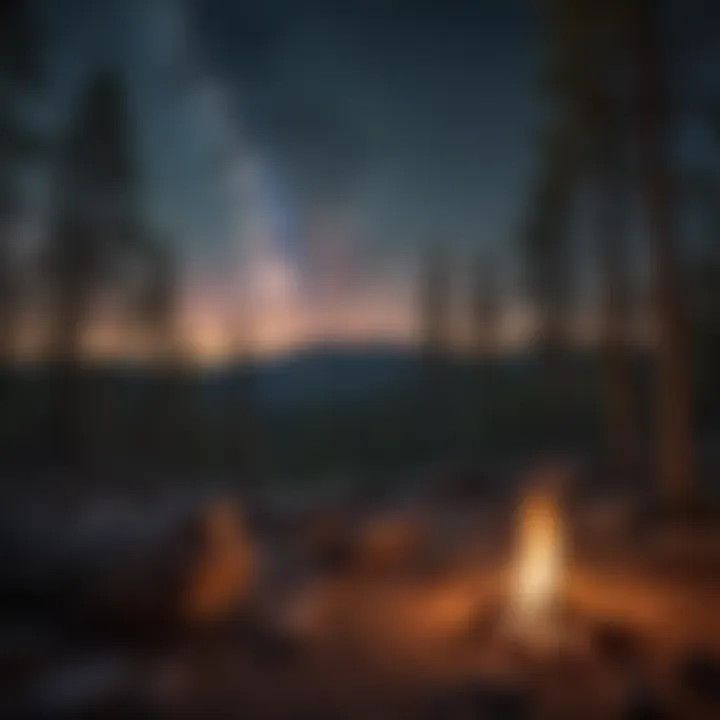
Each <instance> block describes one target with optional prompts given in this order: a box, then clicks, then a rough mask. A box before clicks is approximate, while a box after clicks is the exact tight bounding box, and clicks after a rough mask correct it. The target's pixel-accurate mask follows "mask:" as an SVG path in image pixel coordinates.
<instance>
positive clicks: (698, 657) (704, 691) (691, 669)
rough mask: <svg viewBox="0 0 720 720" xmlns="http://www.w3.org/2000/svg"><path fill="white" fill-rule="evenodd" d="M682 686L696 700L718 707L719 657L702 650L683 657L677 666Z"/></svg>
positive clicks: (719, 698) (719, 688) (719, 689)
mask: <svg viewBox="0 0 720 720" xmlns="http://www.w3.org/2000/svg"><path fill="white" fill-rule="evenodd" d="M678 675H679V681H680V684H681V686H682V688H683V689H684V690H685V691H687V692H689V693H691V694H692V695H693V696H694V697H695V698H696V699H697V700H700V701H701V702H703V703H705V704H708V705H710V706H711V707H716V708H720V658H719V657H717V656H713V655H709V654H706V653H703V652H692V653H689V654H688V655H687V656H686V657H684V658H683V659H682V660H681V661H680V664H679V668H678Z"/></svg>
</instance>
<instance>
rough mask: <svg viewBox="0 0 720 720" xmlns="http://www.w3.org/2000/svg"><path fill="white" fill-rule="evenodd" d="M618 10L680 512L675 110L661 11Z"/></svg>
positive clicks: (682, 316) (685, 402)
mask: <svg viewBox="0 0 720 720" xmlns="http://www.w3.org/2000/svg"><path fill="white" fill-rule="evenodd" d="M622 9H623V11H624V14H623V17H624V19H625V27H626V28H627V31H628V32H627V36H628V40H629V47H630V52H631V58H632V62H633V67H634V71H635V72H634V73H633V76H634V78H635V87H634V92H633V97H634V101H635V102H634V109H635V113H636V122H637V126H636V133H635V134H636V141H637V147H638V161H639V165H640V172H641V183H642V189H643V195H644V204H645V209H646V217H647V222H648V227H649V231H650V243H651V250H652V255H653V283H654V297H655V311H656V313H655V314H656V317H657V321H658V331H659V342H658V386H657V387H658V418H659V450H660V468H661V475H662V483H663V488H664V491H665V494H666V497H667V498H668V499H669V500H670V501H671V503H672V505H673V506H675V507H678V506H683V505H686V504H688V503H689V502H691V501H692V499H693V496H694V457H693V456H694V449H693V430H692V402H691V375H690V358H689V336H688V317H687V308H686V293H685V289H684V282H685V279H684V277H683V272H682V263H681V259H680V255H679V252H678V248H677V242H678V187H677V178H676V175H675V172H674V169H673V167H672V160H671V156H672V152H673V147H672V143H673V140H674V124H675V117H674V110H675V108H674V106H673V102H672V97H671V94H670V90H669V87H668V84H669V76H670V68H669V60H668V55H667V48H666V42H665V39H664V37H663V27H662V17H661V15H662V7H661V6H660V5H659V4H658V3H656V2H653V1H652V0H626V2H624V3H622Z"/></svg>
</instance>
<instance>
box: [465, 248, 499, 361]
mask: <svg viewBox="0 0 720 720" xmlns="http://www.w3.org/2000/svg"><path fill="white" fill-rule="evenodd" d="M472 293H473V295H472V312H473V331H474V332H473V335H474V340H475V342H474V346H475V351H476V352H477V353H478V355H480V356H483V355H488V354H489V353H492V352H493V351H494V350H495V349H496V348H497V346H498V342H499V330H500V297H499V283H498V277H497V267H495V265H494V264H493V262H492V260H491V258H490V256H489V255H488V253H487V252H482V253H480V255H479V256H478V258H477V261H476V264H475V274H474V277H473V288H472Z"/></svg>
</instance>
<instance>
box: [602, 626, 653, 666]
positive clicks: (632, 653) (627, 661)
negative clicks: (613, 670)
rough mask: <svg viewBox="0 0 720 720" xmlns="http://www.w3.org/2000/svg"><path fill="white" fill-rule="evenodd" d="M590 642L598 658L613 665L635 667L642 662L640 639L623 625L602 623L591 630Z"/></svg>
mask: <svg viewBox="0 0 720 720" xmlns="http://www.w3.org/2000/svg"><path fill="white" fill-rule="evenodd" d="M590 640H591V643H592V647H593V649H594V651H595V652H596V653H597V655H598V657H599V658H600V659H601V660H603V661H605V662H608V663H610V664H611V665H623V666H624V665H634V664H636V663H637V662H638V661H639V660H640V656H641V654H642V643H641V641H640V638H639V637H638V635H637V634H636V633H634V632H633V631H632V630H631V629H629V628H627V627H625V626H623V625H619V624H616V623H612V622H603V623H600V624H598V625H597V626H595V627H594V628H593V629H592V630H591V632H590Z"/></svg>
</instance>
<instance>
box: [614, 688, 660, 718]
mask: <svg viewBox="0 0 720 720" xmlns="http://www.w3.org/2000/svg"><path fill="white" fill-rule="evenodd" d="M619 717H620V720H666V718H669V717H670V713H669V712H668V711H667V710H665V709H664V708H663V707H662V705H661V704H660V702H659V701H658V700H656V699H655V698H653V697H652V696H651V695H649V694H646V693H638V694H637V695H635V696H632V697H631V698H629V700H628V701H627V704H626V706H625V707H624V708H622V709H621V711H620V713H619Z"/></svg>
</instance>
